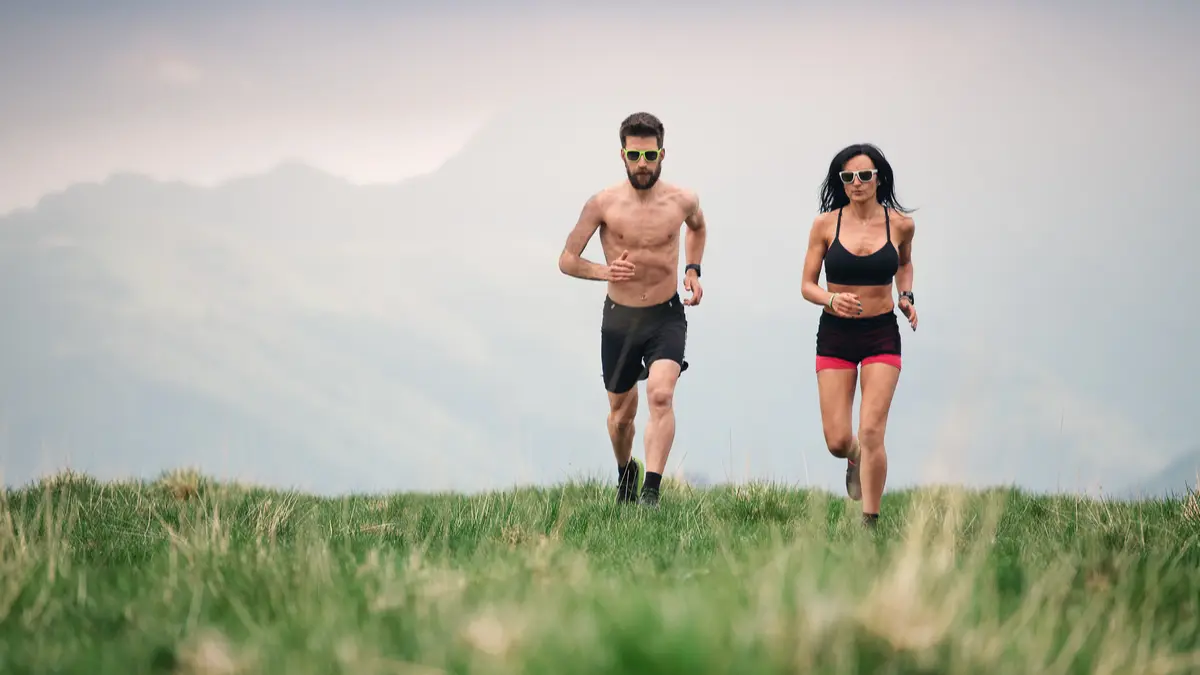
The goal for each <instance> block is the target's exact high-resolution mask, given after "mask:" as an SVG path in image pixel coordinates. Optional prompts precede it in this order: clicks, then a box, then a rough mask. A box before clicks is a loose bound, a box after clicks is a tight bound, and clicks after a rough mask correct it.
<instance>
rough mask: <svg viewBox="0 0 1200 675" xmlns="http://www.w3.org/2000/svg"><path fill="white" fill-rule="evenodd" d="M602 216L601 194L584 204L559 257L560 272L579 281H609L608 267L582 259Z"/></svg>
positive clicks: (595, 195) (590, 198) (593, 196)
mask: <svg viewBox="0 0 1200 675" xmlns="http://www.w3.org/2000/svg"><path fill="white" fill-rule="evenodd" d="M602 214H603V211H602V210H601V208H600V195H599V194H594V195H592V196H591V197H589V198H588V200H587V201H586V202H584V204H583V210H582V211H581V212H580V213H579V220H578V221H576V223H575V227H574V228H572V229H571V233H570V234H568V235H567V243H566V245H565V246H564V247H563V251H562V253H561V254H560V255H559V256H558V270H559V271H560V272H562V273H563V274H566V275H568V276H572V277H575V278H577V279H588V280H591V281H608V279H609V270H608V266H607V265H600V264H597V263H594V262H591V261H590V260H585V259H583V258H581V257H580V255H581V254H582V253H583V250H584V249H586V248H587V245H588V242H589V241H591V239H592V235H593V234H595V233H596V230H597V229H598V228H599V227H600V222H601V215H602Z"/></svg>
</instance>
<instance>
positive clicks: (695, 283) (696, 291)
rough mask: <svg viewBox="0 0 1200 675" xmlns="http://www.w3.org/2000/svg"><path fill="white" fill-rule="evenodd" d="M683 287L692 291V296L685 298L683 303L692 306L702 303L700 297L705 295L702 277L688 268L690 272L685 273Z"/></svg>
mask: <svg viewBox="0 0 1200 675" xmlns="http://www.w3.org/2000/svg"><path fill="white" fill-rule="evenodd" d="M683 287H684V288H685V289H687V290H689V291H691V292H692V297H690V298H684V299H683V304H685V305H690V306H694V305H698V304H700V298H702V297H704V287H703V286H701V285H700V277H698V276H696V274H695V273H694V272H692V271H691V270H688V273H687V274H685V275H683Z"/></svg>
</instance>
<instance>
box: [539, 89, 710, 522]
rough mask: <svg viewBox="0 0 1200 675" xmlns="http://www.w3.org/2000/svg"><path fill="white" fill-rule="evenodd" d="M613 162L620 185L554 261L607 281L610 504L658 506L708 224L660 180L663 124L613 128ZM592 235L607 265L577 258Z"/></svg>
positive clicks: (632, 120)
mask: <svg viewBox="0 0 1200 675" xmlns="http://www.w3.org/2000/svg"><path fill="white" fill-rule="evenodd" d="M619 134H620V139H621V158H622V161H623V162H624V163H625V174H626V177H627V179H628V180H626V181H623V182H621V183H618V184H615V185H613V186H611V187H608V188H605V189H603V190H601V191H600V192H597V193H596V194H593V195H592V196H591V197H590V198H588V200H587V202H586V203H585V204H584V205H583V211H582V212H581V213H580V214H579V221H578V222H577V223H576V224H575V227H574V229H572V230H571V233H570V235H569V236H568V237H567V242H566V246H565V247H564V249H563V252H562V255H561V256H560V257H559V260H558V269H559V270H560V271H562V273H563V274H566V275H569V276H572V277H576V278H579V279H590V280H594V281H604V282H607V286H608V293H607V295H606V297H605V299H604V309H603V312H602V315H601V323H600V363H601V370H602V372H603V374H604V388H605V390H607V391H608V402H609V413H608V435H609V438H610V440H611V441H612V447H613V454H614V455H615V456H616V460H617V478H618V480H617V500H618V501H619V502H634V501H637V500H638V499H639V496H640V501H641V503H642V504H645V505H648V506H656V505H657V504H658V498H659V490H660V486H661V481H662V474H663V471H664V469H665V468H666V465H667V457H668V455H670V452H671V445H672V442H673V441H674V440H675V412H674V405H673V399H674V395H675V383H676V382H677V381H678V379H679V376H680V374H681V373H682V372H683V371H684V370H687V367H688V364H687V361H685V360H684V347H685V345H686V342H687V318H686V317H685V316H684V305H689V306H695V305H698V304H700V298H701V297H702V296H703V293H704V291H703V289H702V288H701V286H700V258H701V257H702V255H703V253H704V240H705V236H706V230H707V227H706V224H705V220H704V213H703V212H702V211H701V210H700V202H699V199H698V198H697V197H696V195H695V194H694V193H693V192H691V191H690V190H687V189H684V188H681V187H678V186H675V185H671V184H669V183H666V182H663V181H661V180H659V177H660V176H661V174H662V164H663V160H664V159H665V157H666V151H665V150H663V136H664V130H663V124H662V122H660V121H659V120H658V118H656V117H655V116H654V115H651V114H649V113H645V112H639V113H634V114H632V115H630V116H629V117H627V118H625V120H624V121H623V122H621V127H620V131H619ZM681 223H682V224H686V225H687V230H686V242H685V249H686V254H687V266H686V267H685V274H684V279H683V286H684V288H685V289H687V290H688V291H691V293H692V295H691V297H689V298H688V299H686V300H682V301H681V300H680V298H679V293H678V291H677V290H676V278H677V276H676V275H677V274H678V273H679V232H680V224H681ZM597 229H599V231H600V243H601V245H602V246H603V247H604V258H605V261H606V264H604V265H601V264H599V263H594V262H591V261H588V260H584V259H583V258H581V257H580V255H581V254H582V253H583V251H584V249H585V248H587V245H588V242H589V241H590V240H591V238H592V235H593V234H594V233H595V232H596V230H597ZM639 380H646V396H647V398H648V399H649V400H648V407H649V410H650V420H649V423H648V424H647V425H646V430H645V449H646V463H645V467H643V466H642V465H641V463H640V462H639V461H638V460H636V459H634V458H633V435H634V415H635V414H636V413H637V406H638V389H637V383H638V381H639Z"/></svg>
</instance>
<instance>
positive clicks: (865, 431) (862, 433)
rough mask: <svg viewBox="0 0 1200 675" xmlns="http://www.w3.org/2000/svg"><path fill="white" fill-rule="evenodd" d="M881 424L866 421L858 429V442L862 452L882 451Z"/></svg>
mask: <svg viewBox="0 0 1200 675" xmlns="http://www.w3.org/2000/svg"><path fill="white" fill-rule="evenodd" d="M883 434H884V428H883V424H880V423H877V422H866V423H864V424H862V426H861V427H860V428H859V430H858V442H859V443H860V444H861V445H862V450H863V452H864V453H875V452H883Z"/></svg>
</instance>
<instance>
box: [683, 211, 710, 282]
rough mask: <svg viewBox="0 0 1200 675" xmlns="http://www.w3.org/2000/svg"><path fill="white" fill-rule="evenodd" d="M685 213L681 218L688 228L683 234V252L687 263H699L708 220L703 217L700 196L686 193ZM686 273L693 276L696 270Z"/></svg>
mask: <svg viewBox="0 0 1200 675" xmlns="http://www.w3.org/2000/svg"><path fill="white" fill-rule="evenodd" d="M687 214H688V215H687V217H685V218H684V220H683V222H684V224H685V225H687V228H688V229H687V232H685V233H684V235H683V239H684V242H683V247H684V253H685V255H686V256H687V264H688V265H699V264H700V260H701V259H702V258H703V257H704V244H705V242H706V241H707V239H708V221H707V220H705V218H704V209H702V208H700V197H698V196H697V195H695V194H694V193H689V194H688V208H687ZM687 275H692V276H695V275H696V272H695V271H693V270H688V272H687ZM687 275H684V276H687Z"/></svg>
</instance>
